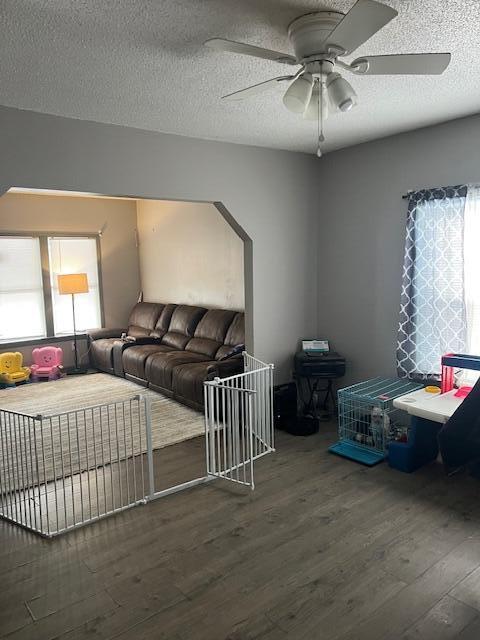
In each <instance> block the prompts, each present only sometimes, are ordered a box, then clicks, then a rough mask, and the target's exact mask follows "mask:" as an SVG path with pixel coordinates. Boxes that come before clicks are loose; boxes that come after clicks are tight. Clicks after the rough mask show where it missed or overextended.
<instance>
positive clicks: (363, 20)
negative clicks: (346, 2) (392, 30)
mask: <svg viewBox="0 0 480 640" xmlns="http://www.w3.org/2000/svg"><path fill="white" fill-rule="evenodd" d="M397 15H398V12H397V11H395V9H392V8H391V7H388V6H387V5H385V4H381V3H380V2H374V0H358V2H357V3H356V4H354V5H353V7H352V8H351V9H350V11H349V12H348V13H347V14H346V15H345V17H344V18H343V19H342V20H341V22H339V23H338V24H337V26H336V27H335V29H334V30H333V31H332V32H331V33H330V35H329V36H328V38H327V39H326V40H325V43H324V44H326V45H327V46H328V45H334V46H336V47H341V48H342V49H343V50H344V51H345V54H344V55H348V54H350V53H352V51H355V49H357V48H358V47H359V46H360V45H362V44H363V43H364V42H366V41H367V40H369V39H370V38H371V37H372V36H373V35H374V34H375V33H377V31H380V29H382V28H383V27H384V26H385V25H386V24H388V23H389V22H390V20H393V18H395V17H396V16H397Z"/></svg>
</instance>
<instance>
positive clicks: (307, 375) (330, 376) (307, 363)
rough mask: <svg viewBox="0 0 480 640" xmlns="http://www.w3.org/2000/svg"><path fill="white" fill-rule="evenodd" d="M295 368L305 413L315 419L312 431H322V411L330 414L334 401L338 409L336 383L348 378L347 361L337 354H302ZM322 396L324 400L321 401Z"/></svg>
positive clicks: (296, 361)
mask: <svg viewBox="0 0 480 640" xmlns="http://www.w3.org/2000/svg"><path fill="white" fill-rule="evenodd" d="M294 365H295V366H294V375H295V380H296V382H297V387H298V396H299V399H300V402H301V405H302V411H301V413H302V414H303V416H304V417H305V418H307V419H310V420H312V419H313V422H314V424H312V426H311V429H312V430H313V429H315V428H316V430H318V421H319V419H320V417H319V408H321V409H322V411H324V412H328V411H329V401H330V403H331V406H332V409H333V411H334V412H335V410H336V400H335V393H334V389H333V381H334V380H336V379H337V378H341V377H342V376H344V375H345V358H344V357H343V356H341V355H340V354H338V353H336V352H335V351H327V352H316V351H298V352H297V353H296V354H295V360H294ZM321 395H323V401H322V402H319V396H321Z"/></svg>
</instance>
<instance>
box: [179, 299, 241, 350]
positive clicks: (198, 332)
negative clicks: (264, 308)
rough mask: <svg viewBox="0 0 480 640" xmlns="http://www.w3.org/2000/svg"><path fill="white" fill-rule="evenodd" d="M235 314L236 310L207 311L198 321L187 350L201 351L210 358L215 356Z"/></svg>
mask: <svg viewBox="0 0 480 640" xmlns="http://www.w3.org/2000/svg"><path fill="white" fill-rule="evenodd" d="M234 316H235V311H227V310H225V309H210V310H209V311H207V313H206V314H205V315H204V316H203V318H202V319H201V320H200V322H199V323H198V326H197V328H196V329H195V334H194V337H193V338H192V339H191V340H190V342H189V343H188V344H187V345H186V347H185V350H186V351H193V352H195V353H201V354H202V355H205V356H208V357H209V358H210V359H212V358H214V357H215V354H216V353H217V351H218V349H219V348H220V347H221V346H222V344H223V341H224V340H225V336H226V334H227V331H228V328H229V326H230V325H231V323H232V320H233V318H234Z"/></svg>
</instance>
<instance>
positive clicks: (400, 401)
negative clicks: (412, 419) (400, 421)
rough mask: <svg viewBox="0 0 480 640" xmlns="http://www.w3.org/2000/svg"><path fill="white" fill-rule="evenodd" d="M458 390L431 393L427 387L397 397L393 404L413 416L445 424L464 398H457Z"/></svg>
mask: <svg viewBox="0 0 480 640" xmlns="http://www.w3.org/2000/svg"><path fill="white" fill-rule="evenodd" d="M456 392H457V389H453V390H452V391H448V392H447V393H429V392H428V391H425V389H419V390H418V391H413V392H412V393H407V394H406V395H404V396H400V397H399V398H396V399H395V400H394V401H393V406H394V407H395V408H396V409H403V411H406V412H407V413H408V414H410V415H411V416H417V417H418V418H425V420H432V422H439V423H441V424H445V422H447V420H448V419H449V418H450V416H451V415H452V414H453V413H454V412H455V411H456V410H457V409H458V407H459V406H460V405H461V404H462V402H463V400H464V398H456V397H455V393H456Z"/></svg>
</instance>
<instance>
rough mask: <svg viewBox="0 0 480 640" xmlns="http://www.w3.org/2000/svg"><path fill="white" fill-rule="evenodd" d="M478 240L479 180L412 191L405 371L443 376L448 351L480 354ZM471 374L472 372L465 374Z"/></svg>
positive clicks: (402, 335) (402, 351)
mask: <svg viewBox="0 0 480 640" xmlns="http://www.w3.org/2000/svg"><path fill="white" fill-rule="evenodd" d="M479 242H480V187H479V186H471V185H469V186H468V187H467V186H465V185H460V186H457V187H448V188H445V189H431V190H423V191H420V192H416V193H412V194H410V196H409V210H408V221H407V239H406V245H405V259H404V269H403V286H402V301H401V310H400V323H399V334H398V347H397V368H398V372H399V374H400V375H403V376H408V377H424V378H425V377H431V376H432V377H433V376H438V375H439V374H440V359H441V356H442V355H443V354H445V353H449V352H454V353H470V354H473V355H480V279H479V277H478V274H479V273H480V253H479V251H478V247H479ZM474 377H476V376H474ZM467 378H469V379H470V380H471V379H472V375H471V374H464V376H463V379H464V380H466V379H467Z"/></svg>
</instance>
